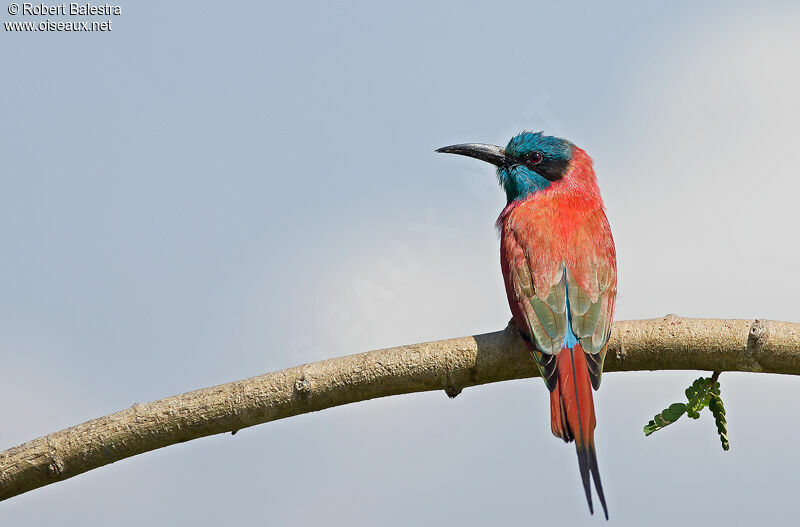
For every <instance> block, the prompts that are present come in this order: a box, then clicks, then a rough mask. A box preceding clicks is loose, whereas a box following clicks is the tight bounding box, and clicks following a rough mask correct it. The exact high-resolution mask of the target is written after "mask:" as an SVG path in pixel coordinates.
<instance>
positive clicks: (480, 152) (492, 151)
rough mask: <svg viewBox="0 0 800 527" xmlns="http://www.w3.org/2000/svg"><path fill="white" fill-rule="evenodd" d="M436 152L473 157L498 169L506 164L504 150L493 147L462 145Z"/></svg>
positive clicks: (479, 144) (477, 144) (444, 147)
mask: <svg viewBox="0 0 800 527" xmlns="http://www.w3.org/2000/svg"><path fill="white" fill-rule="evenodd" d="M436 151H437V152H439V153H442V154H458V155H461V156H467V157H474V158H475V159H480V160H481V161H486V162H487V163H491V164H493V165H495V166H498V167H499V166H503V165H506V164H508V161H507V160H506V151H505V149H504V148H501V147H499V146H494V145H484V144H481V143H464V144H462V145H451V146H443V147H442V148H439V149H438V150H436Z"/></svg>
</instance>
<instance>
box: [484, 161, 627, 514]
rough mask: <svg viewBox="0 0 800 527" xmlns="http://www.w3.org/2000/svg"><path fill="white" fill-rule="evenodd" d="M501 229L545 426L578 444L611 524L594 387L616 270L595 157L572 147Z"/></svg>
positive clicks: (503, 218) (510, 290) (584, 473)
mask: <svg viewBox="0 0 800 527" xmlns="http://www.w3.org/2000/svg"><path fill="white" fill-rule="evenodd" d="M497 225H498V228H499V230H500V234H501V244H500V251H501V266H502V270H503V277H504V280H505V286H506V293H507V295H508V301H509V305H510V307H511V312H512V315H513V317H514V321H515V323H516V325H517V327H518V328H519V330H520V332H521V333H522V335H523V337H524V338H525V340H526V342H527V344H528V347H529V349H530V351H531V354H532V355H533V356H534V358H535V359H536V362H537V365H538V366H539V369H540V371H541V373H542V376H543V377H544V379H545V382H546V383H547V385H548V388H549V389H550V409H551V429H552V431H553V434H555V435H556V436H558V437H561V438H562V439H564V440H565V441H572V440H575V446H576V449H577V451H578V461H579V467H580V470H581V478H582V480H583V484H584V489H585V491H586V496H587V500H588V502H589V508H590V509H592V501H591V491H590V487H589V475H590V473H591V475H592V477H593V478H594V482H595V488H596V490H597V493H598V496H599V498H600V501H601V503H602V505H603V510H604V511H605V513H606V518H607V517H608V512H607V509H606V504H605V497H604V495H603V490H602V485H601V483H600V476H599V473H598V470H597V460H596V456H595V450H594V428H595V412H594V403H593V400H592V390H591V387H592V386H594V387H595V388H597V387H598V386H599V384H600V377H601V373H602V365H603V360H604V358H605V352H606V345H607V342H608V338H609V336H610V332H611V320H612V318H613V314H614V302H615V299H616V290H617V273H616V253H615V249H614V241H613V239H612V236H611V229H610V228H609V225H608V220H607V219H606V215H605V212H604V207H603V201H602V199H601V197H600V191H599V189H598V187H597V180H596V178H595V175H594V170H593V168H592V160H591V158H589V156H588V155H587V154H586V152H584V151H583V150H581V149H580V148H577V147H575V149H574V151H573V155H572V159H571V161H570V163H569V166H568V168H567V170H566V171H565V173H564V177H563V178H561V179H559V180H556V181H552V182H551V183H550V185H549V186H548V187H547V188H544V189H542V190H540V191H538V192H534V193H532V194H530V195H528V196H527V197H525V198H522V199H520V200H515V201H512V202H511V203H510V204H509V205H508V206H507V207H506V208H505V210H503V212H502V214H501V215H500V217H499V218H498V220H497ZM568 345H569V346H568ZM570 346H571V347H570Z"/></svg>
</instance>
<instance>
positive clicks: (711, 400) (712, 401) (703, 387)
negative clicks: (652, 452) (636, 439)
mask: <svg viewBox="0 0 800 527" xmlns="http://www.w3.org/2000/svg"><path fill="white" fill-rule="evenodd" d="M718 378H719V372H715V373H714V375H713V376H712V377H699V378H698V379H695V380H694V382H692V385H691V386H689V387H688V388H686V390H685V391H684V393H685V395H686V400H687V401H688V402H687V403H674V404H671V405H670V406H669V408H667V409H666V410H664V411H663V412H661V413H660V414H658V415H656V416H655V417H654V418H653V419H652V420H651V421H650V422H648V423H647V424H646V425H645V426H644V435H645V436H649V435H650V434H652V433H653V432H657V431H658V430H661V429H662V428H664V427H665V426H668V425H671V424H672V423H674V422H675V421H677V420H678V419H680V417H681V416H682V415H683V414H684V413H685V414H686V415H688V416H689V417H691V418H692V419H699V418H700V412H701V411H702V410H703V408H708V409H709V410H711V414H712V415H713V416H714V422H715V423H716V425H717V434H719V439H720V442H721V443H722V448H723V450H728V449H729V448H730V443H729V441H728V422H727V421H726V420H725V407H724V406H723V405H722V397H720V385H719V382H718V381H717V379H718Z"/></svg>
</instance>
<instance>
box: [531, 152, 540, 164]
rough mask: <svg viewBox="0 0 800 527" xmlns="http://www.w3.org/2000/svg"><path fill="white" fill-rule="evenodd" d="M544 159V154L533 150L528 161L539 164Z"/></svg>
mask: <svg viewBox="0 0 800 527" xmlns="http://www.w3.org/2000/svg"><path fill="white" fill-rule="evenodd" d="M542 159H544V156H543V155H542V153H541V152H531V153H530V154H528V163H530V164H531V165H538V164H539V163H541V162H542Z"/></svg>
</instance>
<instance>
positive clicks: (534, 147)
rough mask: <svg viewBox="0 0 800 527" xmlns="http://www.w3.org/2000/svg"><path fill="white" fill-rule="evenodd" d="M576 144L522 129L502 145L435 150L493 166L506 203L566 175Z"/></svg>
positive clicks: (471, 145) (522, 197)
mask: <svg viewBox="0 0 800 527" xmlns="http://www.w3.org/2000/svg"><path fill="white" fill-rule="evenodd" d="M576 149H577V147H576V146H575V145H574V144H572V143H571V142H569V141H567V140H566V139H561V138H560V137H553V136H549V135H544V134H543V133H542V132H522V133H521V134H519V135H517V136H515V137H513V138H512V139H511V141H509V142H508V144H507V145H506V147H505V148H502V147H499V146H494V145H484V144H479V143H466V144H460V145H452V146H445V147H443V148H440V149H438V150H436V151H437V152H442V153H446V154H460V155H462V156H469V157H474V158H476V159H481V160H483V161H486V162H488V163H491V164H493V165H495V166H496V167H497V179H498V180H499V181H500V184H501V185H502V186H503V189H504V190H505V191H506V197H507V198H508V201H509V203H510V202H512V201H514V200H519V199H524V198H526V197H527V196H530V195H531V194H533V193H535V192H539V191H541V190H544V189H546V188H548V187H550V185H552V184H553V183H555V182H559V181H562V180H563V179H564V177H565V176H566V175H567V172H568V170H569V167H570V162H571V161H572V159H573V154H574V152H575V150H576Z"/></svg>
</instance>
